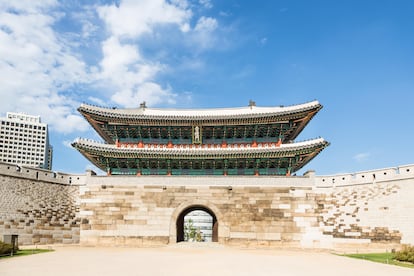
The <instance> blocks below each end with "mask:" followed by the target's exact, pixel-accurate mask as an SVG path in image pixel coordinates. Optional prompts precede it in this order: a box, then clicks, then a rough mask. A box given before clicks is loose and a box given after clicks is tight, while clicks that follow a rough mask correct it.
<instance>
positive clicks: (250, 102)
mask: <svg viewBox="0 0 414 276" xmlns="http://www.w3.org/2000/svg"><path fill="white" fill-rule="evenodd" d="M253 106H256V102H255V101H253V100H249V107H250V109H253Z"/></svg>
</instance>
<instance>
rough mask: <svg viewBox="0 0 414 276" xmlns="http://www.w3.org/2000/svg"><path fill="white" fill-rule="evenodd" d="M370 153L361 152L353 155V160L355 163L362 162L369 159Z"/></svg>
mask: <svg viewBox="0 0 414 276" xmlns="http://www.w3.org/2000/svg"><path fill="white" fill-rule="evenodd" d="M370 155H371V154H370V153H368V152H362V153H358V154H356V155H354V157H353V159H354V160H355V161H357V162H364V161H366V160H367V159H368V158H369V157H370Z"/></svg>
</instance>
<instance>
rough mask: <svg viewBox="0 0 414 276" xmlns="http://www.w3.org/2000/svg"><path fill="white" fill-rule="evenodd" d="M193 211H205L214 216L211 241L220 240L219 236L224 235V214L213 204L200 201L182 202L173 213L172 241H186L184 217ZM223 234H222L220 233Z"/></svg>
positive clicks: (171, 224)
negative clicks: (221, 229)
mask: <svg viewBox="0 0 414 276" xmlns="http://www.w3.org/2000/svg"><path fill="white" fill-rule="evenodd" d="M193 211H204V212H206V213H207V214H208V215H210V216H211V217H212V225H211V228H212V237H211V241H213V242H218V241H219V237H223V231H219V229H220V228H223V227H222V225H221V223H222V216H221V213H220V211H219V210H218V209H217V208H216V207H215V206H214V205H212V204H210V203H208V202H205V201H199V202H196V201H194V202H185V203H182V204H181V205H180V206H179V207H178V208H177V209H176V210H175V211H174V213H173V215H172V217H171V222H170V243H176V242H181V241H184V218H185V216H186V215H188V214H189V213H191V212H193ZM220 234H221V235H220Z"/></svg>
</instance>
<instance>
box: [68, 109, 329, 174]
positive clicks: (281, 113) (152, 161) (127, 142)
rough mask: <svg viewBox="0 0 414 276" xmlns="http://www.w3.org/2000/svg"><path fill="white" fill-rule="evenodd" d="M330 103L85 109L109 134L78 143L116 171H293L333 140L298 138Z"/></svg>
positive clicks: (101, 130)
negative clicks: (203, 107) (297, 139)
mask: <svg viewBox="0 0 414 276" xmlns="http://www.w3.org/2000/svg"><path fill="white" fill-rule="evenodd" d="M321 108H322V105H321V104H320V103H319V102H318V101H312V102H309V103H305V104H299V105H293V106H276V107H258V106H256V104H255V103H254V102H252V101H251V102H250V103H249V105H248V106H246V107H240V108H220V109H155V108H147V107H146V105H145V103H142V104H141V105H140V107H139V108H135V109H120V108H102V107H96V106H92V105H87V104H82V105H81V106H80V107H79V109H78V110H79V112H80V113H81V114H82V115H83V116H84V117H85V119H86V120H87V121H88V122H89V123H90V124H91V126H92V127H93V128H94V129H95V130H96V132H97V133H98V134H99V135H100V136H101V137H102V139H103V140H104V142H96V141H91V140H89V139H80V138H79V139H77V140H75V141H74V142H73V143H72V145H73V147H75V148H76V149H78V150H79V151H80V152H81V153H82V154H83V155H84V156H85V157H86V158H87V159H89V160H90V161H91V162H92V163H93V164H94V165H96V166H97V167H99V168H100V169H102V170H104V171H106V172H107V173H108V174H112V175H119V174H122V175H124V174H130V175H287V176H289V175H291V174H292V173H294V172H295V171H297V170H299V169H300V168H302V167H303V166H304V165H305V164H307V163H308V162H309V161H310V160H311V159H312V158H314V157H315V156H316V155H317V154H318V153H319V152H320V151H322V150H323V149H324V148H325V147H327V146H328V145H329V143H328V142H327V141H325V140H324V139H323V138H317V139H313V140H307V141H303V142H295V139H296V137H297V136H298V135H299V133H300V132H301V131H302V130H303V128H304V127H305V126H306V125H307V124H308V123H309V121H310V120H311V119H312V118H313V116H314V115H315V114H316V113H317V112H318V111H319V110H320V109H321Z"/></svg>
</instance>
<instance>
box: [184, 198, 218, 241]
mask: <svg viewBox="0 0 414 276" xmlns="http://www.w3.org/2000/svg"><path fill="white" fill-rule="evenodd" d="M193 211H204V212H206V213H208V214H209V215H210V216H211V217H212V218H213V221H212V237H211V241H213V242H218V221H217V218H216V215H215V214H214V213H213V211H211V210H210V209H209V208H207V207H204V206H202V205H194V206H191V207H188V208H186V209H184V210H183V211H182V212H181V214H180V215H179V216H178V218H177V224H176V226H177V242H182V241H184V240H185V233H184V231H185V230H184V218H185V216H186V215H188V214H189V213H191V212H193Z"/></svg>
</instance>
